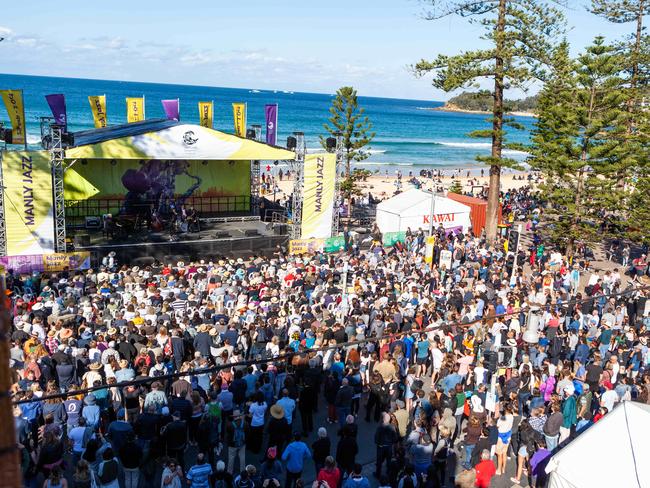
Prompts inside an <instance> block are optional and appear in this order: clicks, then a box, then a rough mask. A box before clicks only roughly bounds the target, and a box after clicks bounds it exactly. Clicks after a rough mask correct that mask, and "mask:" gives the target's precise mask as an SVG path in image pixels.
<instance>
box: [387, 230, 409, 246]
mask: <svg viewBox="0 0 650 488" xmlns="http://www.w3.org/2000/svg"><path fill="white" fill-rule="evenodd" d="M382 237H383V239H382V245H384V246H386V247H392V246H394V245H395V244H397V243H398V242H405V241H406V232H404V231H399V232H384V235H383V236H382Z"/></svg>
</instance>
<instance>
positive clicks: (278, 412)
mask: <svg viewBox="0 0 650 488" xmlns="http://www.w3.org/2000/svg"><path fill="white" fill-rule="evenodd" d="M271 417H273V418H276V419H282V418H284V408H282V405H278V404H277V403H276V404H275V405H273V406H272V407H271Z"/></svg>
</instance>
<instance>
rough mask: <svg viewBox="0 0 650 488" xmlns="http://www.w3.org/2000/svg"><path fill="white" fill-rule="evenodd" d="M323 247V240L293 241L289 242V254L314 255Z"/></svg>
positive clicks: (321, 250)
mask: <svg viewBox="0 0 650 488" xmlns="http://www.w3.org/2000/svg"><path fill="white" fill-rule="evenodd" d="M324 247H325V239H293V240H291V241H289V254H316V253H317V252H323V249H324Z"/></svg>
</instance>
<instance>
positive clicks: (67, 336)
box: [59, 329, 72, 339]
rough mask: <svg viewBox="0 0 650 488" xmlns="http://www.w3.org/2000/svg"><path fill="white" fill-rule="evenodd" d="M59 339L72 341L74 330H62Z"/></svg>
mask: <svg viewBox="0 0 650 488" xmlns="http://www.w3.org/2000/svg"><path fill="white" fill-rule="evenodd" d="M59 337H60V338H61V339H70V337H72V329H61V332H60V333H59Z"/></svg>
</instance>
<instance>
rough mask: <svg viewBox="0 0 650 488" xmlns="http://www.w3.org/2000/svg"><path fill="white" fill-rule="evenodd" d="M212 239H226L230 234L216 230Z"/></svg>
mask: <svg viewBox="0 0 650 488" xmlns="http://www.w3.org/2000/svg"><path fill="white" fill-rule="evenodd" d="M214 237H216V238H217V239H228V238H229V237H230V234H229V233H228V232H226V231H224V230H218V231H217V232H215V233H214Z"/></svg>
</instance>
